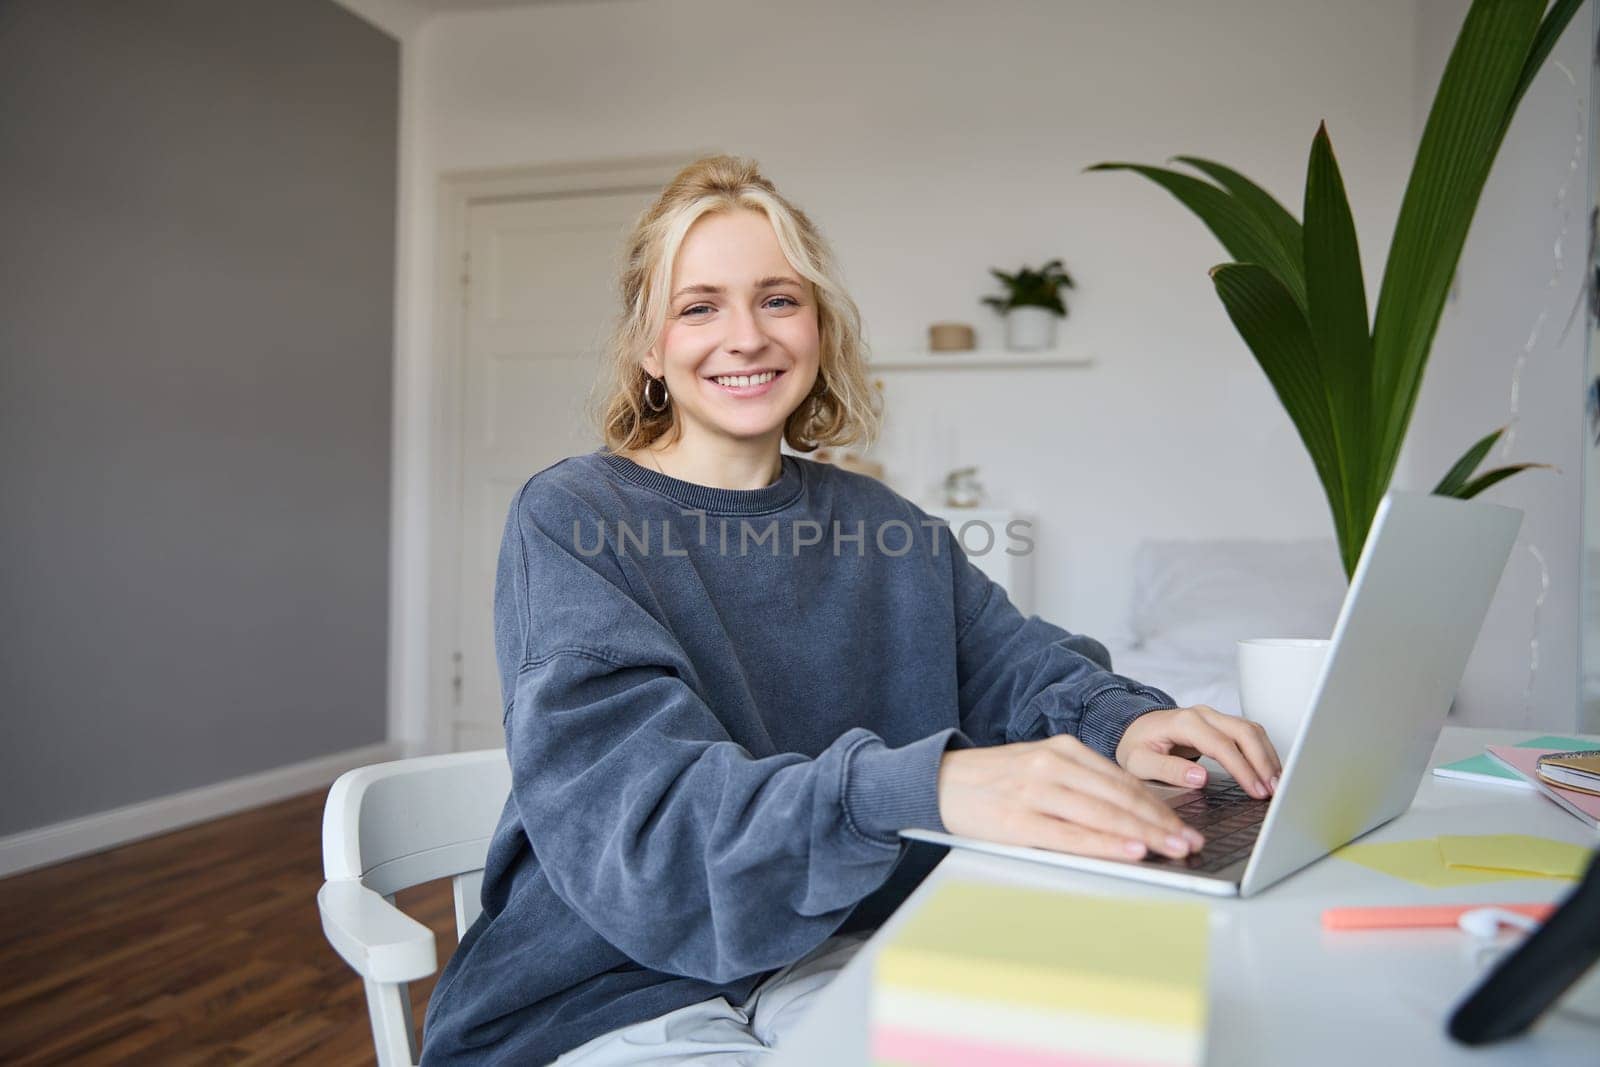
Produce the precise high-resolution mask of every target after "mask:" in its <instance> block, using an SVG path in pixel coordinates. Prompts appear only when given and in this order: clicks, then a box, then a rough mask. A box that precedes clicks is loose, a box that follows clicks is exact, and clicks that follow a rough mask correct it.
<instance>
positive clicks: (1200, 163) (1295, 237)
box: [1171, 156, 1304, 263]
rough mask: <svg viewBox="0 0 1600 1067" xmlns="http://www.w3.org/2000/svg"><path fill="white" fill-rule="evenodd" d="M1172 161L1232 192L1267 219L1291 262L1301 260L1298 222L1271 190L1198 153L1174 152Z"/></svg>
mask: <svg viewBox="0 0 1600 1067" xmlns="http://www.w3.org/2000/svg"><path fill="white" fill-rule="evenodd" d="M1171 161H1172V162H1177V163H1187V164H1189V166H1191V167H1193V168H1194V169H1195V170H1197V171H1199V172H1200V173H1202V174H1204V175H1205V176H1206V177H1208V178H1210V179H1211V180H1212V181H1214V182H1216V183H1217V184H1218V185H1220V186H1222V187H1223V188H1224V189H1226V190H1228V192H1230V193H1232V194H1233V196H1234V199H1236V200H1238V201H1239V203H1241V204H1243V205H1244V206H1245V207H1247V208H1249V209H1250V211H1252V212H1254V214H1255V216H1256V218H1258V219H1260V220H1261V221H1262V222H1264V223H1266V224H1267V228H1268V229H1270V230H1271V231H1272V232H1273V233H1274V234H1276V235H1277V237H1278V243H1279V244H1280V245H1282V246H1283V251H1284V254H1285V255H1286V256H1287V257H1288V259H1289V260H1290V261H1291V262H1293V263H1300V262H1302V261H1303V259H1304V253H1303V252H1302V243H1301V242H1302V238H1301V231H1300V222H1299V220H1297V219H1296V218H1295V217H1294V216H1293V215H1291V214H1289V210H1288V209H1287V208H1285V207H1284V206H1283V205H1282V204H1280V203H1278V201H1277V200H1276V199H1275V198H1274V197H1273V195H1272V194H1271V193H1269V192H1267V191H1266V190H1265V189H1263V188H1261V186H1259V185H1257V184H1256V183H1255V182H1253V181H1251V180H1250V179H1249V178H1246V177H1245V176H1244V175H1243V174H1240V173H1239V172H1238V171H1236V170H1234V169H1233V168H1232V167H1226V166H1223V165H1222V164H1221V163H1217V162H1214V161H1212V160H1209V159H1201V158H1199V157H1198V156H1174V157H1173V158H1172V160H1171Z"/></svg>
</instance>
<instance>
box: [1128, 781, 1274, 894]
mask: <svg viewBox="0 0 1600 1067" xmlns="http://www.w3.org/2000/svg"><path fill="white" fill-rule="evenodd" d="M1267 805H1268V801H1265V800H1257V799H1256V798H1255V797H1253V796H1251V795H1250V794H1249V793H1246V792H1245V791H1244V789H1242V788H1241V787H1240V786H1239V784H1238V783H1237V782H1233V781H1212V782H1208V783H1207V784H1206V785H1205V787H1204V788H1202V789H1201V790H1199V791H1198V792H1197V793H1193V794H1185V795H1184V797H1181V798H1178V799H1176V800H1175V801H1174V802H1173V804H1172V810H1173V811H1175V812H1177V813H1178V818H1180V819H1182V820H1183V821H1184V822H1186V823H1188V824H1189V825H1190V826H1192V827H1194V828H1195V829H1196V830H1199V831H1200V832H1201V833H1202V834H1204V835H1205V837H1206V844H1205V847H1204V848H1202V849H1201V850H1200V851H1199V852H1191V853H1189V855H1187V856H1184V857H1183V858H1182V859H1174V858H1173V857H1171V856H1162V855H1159V854H1157V853H1154V852H1152V853H1148V854H1146V856H1145V858H1144V861H1143V862H1145V863H1149V864H1153V865H1155V866H1158V867H1178V868H1182V869H1183V870H1187V871H1203V872H1206V873H1212V874H1214V873H1216V872H1217V871H1220V870H1222V869H1223V868H1225V867H1228V866H1231V865H1232V864H1234V863H1236V862H1238V861H1239V860H1241V859H1243V858H1244V857H1246V856H1248V855H1249V854H1250V850H1251V849H1252V848H1254V847H1255V844H1256V837H1257V836H1258V835H1259V834H1260V833H1261V823H1262V821H1263V820H1265V819H1266V817H1267Z"/></svg>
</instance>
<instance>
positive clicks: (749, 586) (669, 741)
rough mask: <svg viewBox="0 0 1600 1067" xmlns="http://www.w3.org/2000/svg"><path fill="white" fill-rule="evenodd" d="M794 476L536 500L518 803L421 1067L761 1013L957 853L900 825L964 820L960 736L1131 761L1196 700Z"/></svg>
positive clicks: (520, 525) (913, 514) (529, 515)
mask: <svg viewBox="0 0 1600 1067" xmlns="http://www.w3.org/2000/svg"><path fill="white" fill-rule="evenodd" d="M782 463H783V473H782V476H781V477H780V478H779V479H778V481H776V482H774V483H773V484H771V485H769V486H766V487H764V488H761V489H749V490H729V489H716V488H711V487H708V486H702V485H697V484H694V483H691V482H687V481H682V480H680V479H676V478H671V477H668V476H666V475H663V474H661V473H659V472H657V471H653V470H649V469H647V468H645V467H642V466H640V465H638V464H636V463H634V462H632V461H631V460H628V459H625V458H623V457H621V456H618V455H614V454H611V453H609V452H606V451H604V450H596V451H594V452H591V453H588V454H585V455H579V456H573V457H570V458H568V459H564V460H562V461H560V462H559V463H556V464H554V465H552V466H550V467H547V468H546V469H544V470H542V471H540V472H539V473H538V474H535V475H534V476H533V477H532V478H530V479H529V480H528V482H527V483H526V484H525V485H524V486H523V487H522V490H521V491H520V492H519V493H518V494H517V495H516V497H515V499H514V500H513V501H512V505H511V508H510V513H509V515H508V516H507V520H506V526H505V534H504V539H503V541H502V544H501V549H500V557H499V568H498V572H497V575H496V580H495V603H494V612H495V618H494V623H495V651H496V654H497V658H498V663H499V669H500V678H501V687H502V694H503V696H504V717H505V733H506V748H507V753H508V756H509V759H510V764H511V774H512V789H511V795H510V797H509V798H508V799H507V801H506V806H505V810H504V812H503V814H502V816H501V819H500V823H499V826H498V828H497V829H496V830H495V833H494V835H493V838H492V840H491V842H490V846H489V852H488V857H487V862H486V865H485V868H484V877H483V895H482V899H483V914H482V915H481V916H479V918H478V920H477V921H476V922H475V923H474V924H473V925H472V926H471V927H470V928H469V929H468V930H467V932H466V935H465V936H464V937H463V938H462V939H461V944H460V945H459V946H458V948H457V950H456V952H455V954H454V955H453V956H452V957H451V958H450V961H449V963H448V964H447V965H446V967H445V969H444V972H443V974H442V975H441V976H440V978H439V983H438V985H437V987H436V988H435V991H434V993H433V998H432V1000H431V1002H430V1003H429V1006H428V1014H427V1018H426V1022H425V1032H424V1040H423V1050H422V1063H423V1064H424V1065H429V1067H436V1065H444V1064H464V1063H473V1064H478V1063H502V1062H504V1063H526V1064H533V1063H545V1062H548V1061H550V1060H552V1059H554V1058H555V1057H556V1056H557V1055H559V1054H560V1053H562V1052H564V1051H567V1050H569V1049H572V1048H575V1047H577V1046H578V1045H580V1044H583V1043H584V1042H586V1041H588V1040H590V1039H591V1038H594V1037H596V1036H598V1035H599V1034H601V1033H604V1032H606V1031H609V1030H613V1029H616V1028H618V1027H621V1026H625V1025H628V1024H630V1023H633V1022H638V1021H641V1020H644V1019H648V1018H653V1017H655V1016H658V1015H662V1014H664V1013H666V1012H669V1011H672V1010H674V1009H676V1008H680V1007H683V1006H684V1005H687V1004H691V1003H695V1002H698V1001H702V1000H707V999H710V998H712V997H715V996H718V995H721V996H724V997H726V998H727V1000H728V1002H729V1003H730V1004H733V1005H736V1006H737V1005H742V1004H743V1003H744V1002H745V1000H746V999H747V998H748V997H749V995H750V993H751V991H752V990H753V989H754V988H755V986H756V985H757V984H759V983H760V982H761V980H762V979H763V978H765V977H767V976H768V975H770V974H771V973H772V972H774V971H776V970H778V969H779V968H782V967H784V966H786V965H787V964H789V963H792V962H794V961H795V960H797V959H799V958H800V957H801V956H804V955H805V954H806V953H807V952H809V951H811V950H812V949H813V948H815V947H816V946H817V945H819V944H821V943H822V942H823V941H824V940H825V939H827V938H828V937H829V936H831V935H833V934H835V933H840V932H849V931H852V930H858V929H872V928H875V927H876V926H877V925H878V924H879V923H881V922H882V921H883V919H884V918H886V917H887V916H888V915H889V914H890V913H892V912H893V910H894V908H895V907H896V906H898V905H899V904H900V903H901V902H902V901H904V900H905V898H906V897H907V896H908V895H910V893H911V891H912V890H913V889H914V888H916V886H917V884H918V883H919V882H920V881H921V880H922V879H923V878H924V877H925V876H926V875H927V873H928V872H929V871H930V870H931V869H932V867H933V865H934V864H935V863H937V862H938V860H939V858H940V857H941V856H942V854H943V850H942V849H939V848H936V847H934V846H930V845H926V844H913V843H912V842H908V841H905V840H903V839H901V838H899V837H898V836H897V832H898V831H899V830H901V829H905V828H909V827H925V828H928V829H933V830H943V829H944V825H943V823H942V822H941V821H940V818H939V804H938V769H939V761H940V758H941V757H942V756H943V754H944V752H945V751H946V750H947V749H952V748H967V747H971V746H974V745H996V744H1002V743H1006V742H1012V741H1025V740H1037V739H1039V738H1043V737H1046V736H1050V735H1053V734H1060V733H1068V734H1074V735H1076V736H1077V737H1079V738H1080V739H1081V740H1083V741H1084V742H1085V743H1086V744H1088V745H1089V746H1091V747H1092V748H1094V749H1096V750H1098V751H1099V752H1101V753H1102V754H1104V755H1106V756H1111V755H1113V753H1114V752H1115V750H1116V745H1117V742H1118V740H1119V739H1120V738H1121V736H1122V733H1123V730H1124V729H1125V728H1126V726H1127V724H1128V723H1129V722H1130V721H1131V720H1132V719H1133V718H1134V717H1136V716H1138V715H1140V714H1143V713H1144V712H1147V711H1151V710H1154V709H1156V708H1169V707H1172V706H1174V704H1173V701H1172V699H1171V698H1170V697H1169V696H1168V695H1167V694H1166V693H1163V692H1162V691H1160V690H1159V689H1153V688H1151V687H1149V686H1145V685H1141V684H1139V683H1137V682H1135V681H1133V680H1132V679H1129V678H1124V677H1122V676H1120V675H1117V674H1113V673H1112V672H1111V663H1110V657H1109V656H1108V655H1107V653H1106V650H1105V648H1104V647H1103V646H1102V645H1101V644H1100V643H1099V642H1097V641H1095V640H1093V639H1092V638H1089V637H1086V636H1083V635H1075V634H1071V633H1069V632H1067V631H1066V630H1063V629H1061V628H1060V627H1058V626H1054V625H1052V624H1050V623H1048V622H1046V621H1044V620H1043V619H1041V618H1040V617H1039V616H1037V615H1032V616H1024V615H1023V614H1021V613H1020V612H1019V611H1018V610H1017V609H1016V607H1015V606H1013V604H1012V602H1011V600H1010V598H1009V597H1007V595H1006V593H1005V590H1004V589H1003V588H1001V587H1000V586H999V585H997V584H996V583H995V582H993V581H992V580H990V579H989V578H988V577H987V576H986V575H985V574H984V573H983V572H982V571H981V570H979V569H978V568H977V566H975V565H974V564H973V563H972V561H971V559H970V557H969V555H968V553H967V552H966V551H964V550H963V548H962V546H961V542H960V541H959V540H958V539H957V538H956V536H954V531H952V530H951V529H950V527H949V526H947V525H945V524H943V523H942V522H940V521H939V520H936V519H934V518H932V517H931V516H929V515H928V514H927V513H926V512H925V511H923V510H922V509H921V508H919V507H917V506H916V505H915V504H913V503H912V502H911V501H909V500H907V499H905V498H904V497H902V496H900V495H898V494H897V493H895V492H894V491H893V490H891V489H890V488H889V487H888V486H886V485H884V484H883V483H882V482H879V481H877V480H875V479H872V478H869V477H866V476H864V475H860V474H855V473H852V472H849V471H845V470H842V469H840V468H838V467H835V466H832V465H830V464H825V463H819V462H816V461H814V460H810V459H806V458H803V457H798V456H793V455H788V454H785V455H784V456H783V460H782ZM981 533H982V531H979V530H976V529H975V530H971V531H969V537H968V543H975V546H974V551H977V550H980V549H982V547H983V546H984V543H985V542H986V541H987V538H986V537H984V536H981ZM992 533H993V536H994V547H993V549H992V551H996V552H999V551H1005V550H1007V549H1010V550H1013V551H1022V550H1025V549H1026V547H1027V545H1026V543H1025V541H1024V539H1023V537H1021V536H1017V534H1018V533H1019V531H1005V530H995V531H992Z"/></svg>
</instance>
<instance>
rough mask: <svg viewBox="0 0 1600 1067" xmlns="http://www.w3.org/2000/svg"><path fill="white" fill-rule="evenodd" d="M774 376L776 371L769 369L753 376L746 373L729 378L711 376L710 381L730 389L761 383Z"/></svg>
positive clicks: (770, 379) (768, 380)
mask: <svg viewBox="0 0 1600 1067" xmlns="http://www.w3.org/2000/svg"><path fill="white" fill-rule="evenodd" d="M776 377H777V372H775V371H770V370H769V371H767V372H766V373H764V374H757V375H755V376H753V377H752V376H751V375H748V374H740V375H736V376H734V377H731V378H713V379H712V381H714V382H716V383H717V384H718V385H725V386H728V387H729V388H730V389H744V388H747V387H749V386H752V385H762V384H764V383H766V382H770V381H772V379H773V378H776Z"/></svg>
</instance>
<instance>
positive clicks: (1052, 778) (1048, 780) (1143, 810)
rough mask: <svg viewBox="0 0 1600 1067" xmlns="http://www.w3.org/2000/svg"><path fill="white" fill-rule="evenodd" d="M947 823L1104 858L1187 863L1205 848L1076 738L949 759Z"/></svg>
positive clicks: (966, 752) (944, 781) (943, 779)
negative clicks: (1153, 856)
mask: <svg viewBox="0 0 1600 1067" xmlns="http://www.w3.org/2000/svg"><path fill="white" fill-rule="evenodd" d="M939 818H940V819H941V820H943V822H944V826H945V829H946V830H947V831H948V832H950V833H952V834H956V835H959V836H962V837H976V838H981V839H983V840H985V841H994V842H998V843H1000V844H1005V845H1024V846H1027V847H1030V848H1047V849H1053V850H1054V851H1056V852H1073V853H1077V854H1078V855H1082V856H1096V857H1100V858H1103V859H1141V858H1143V857H1144V855H1145V854H1146V851H1147V850H1149V851H1154V852H1158V853H1160V854H1162V855H1164V856H1172V857H1174V858H1180V857H1183V856H1186V855H1188V854H1189V853H1190V852H1191V851H1194V850H1197V849H1199V848H1200V847H1201V846H1202V845H1204V844H1205V838H1204V837H1202V836H1201V834H1200V832H1199V831H1198V830H1195V829H1193V828H1192V827H1189V826H1186V825H1184V823H1183V821H1182V820H1181V819H1179V818H1178V816H1177V813H1176V812H1174V811H1173V810H1172V809H1171V808H1170V807H1168V806H1167V805H1165V804H1163V803H1162V802H1161V801H1160V799H1159V798H1157V797H1156V795H1155V794H1154V793H1153V792H1151V791H1150V790H1149V789H1148V788H1146V786H1145V784H1144V783H1143V782H1141V781H1140V780H1139V779H1138V778H1135V777H1134V776H1133V775H1131V774H1129V773H1128V772H1127V771H1125V770H1123V769H1122V768H1121V767H1119V766H1118V765H1117V764H1116V763H1115V762H1114V761H1112V760H1108V759H1106V758H1105V757H1104V756H1102V755H1100V754H1099V753H1098V752H1096V751H1094V750H1093V749H1091V748H1089V747H1088V746H1087V745H1085V744H1084V743H1083V742H1082V741H1079V740H1078V739H1077V738H1076V737H1073V736H1072V735H1070V734H1057V735H1055V736H1054V737H1047V738H1045V739H1044V740H1042V741H1018V742H1016V743H1014V744H1009V745H992V746H987V747H983V748H961V749H953V750H950V751H947V752H946V753H945V754H944V756H943V758H942V759H941V760H940V762H939Z"/></svg>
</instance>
